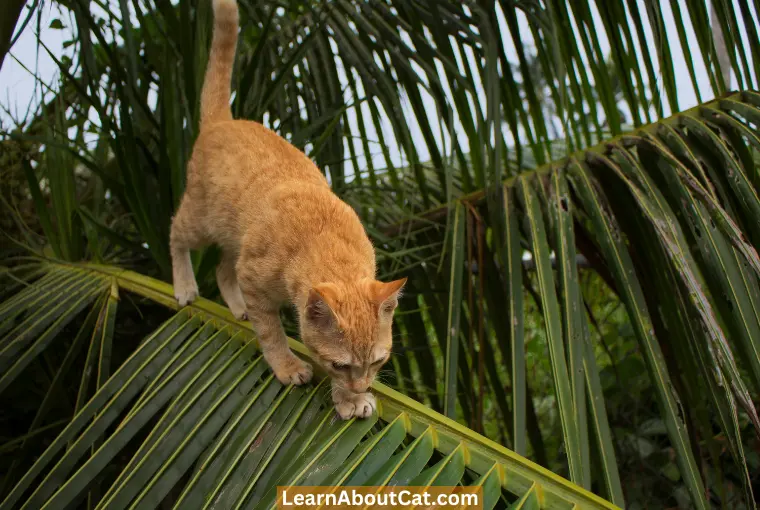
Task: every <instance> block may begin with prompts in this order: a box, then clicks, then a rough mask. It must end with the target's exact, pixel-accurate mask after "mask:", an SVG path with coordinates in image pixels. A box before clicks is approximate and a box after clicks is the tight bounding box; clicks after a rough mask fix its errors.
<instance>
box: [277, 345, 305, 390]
mask: <svg viewBox="0 0 760 510" xmlns="http://www.w3.org/2000/svg"><path fill="white" fill-rule="evenodd" d="M271 365H276V366H272V370H274V375H275V377H277V380H278V381H280V382H281V383H282V384H284V385H288V384H295V385H296V386H300V385H302V384H306V383H307V382H309V381H311V377H312V375H313V374H314V372H313V369H312V368H311V365H309V364H308V363H306V362H305V361H304V360H302V359H301V358H299V357H298V356H296V355H295V354H292V353H291V354H290V356H288V357H287V358H286V359H285V360H283V361H280V362H279V363H274V364H271Z"/></svg>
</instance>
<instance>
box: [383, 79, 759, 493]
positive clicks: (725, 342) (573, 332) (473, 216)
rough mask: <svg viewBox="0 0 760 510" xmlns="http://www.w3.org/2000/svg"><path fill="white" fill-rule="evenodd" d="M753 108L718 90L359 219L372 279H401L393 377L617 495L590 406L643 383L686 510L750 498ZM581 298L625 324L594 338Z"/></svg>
mask: <svg viewBox="0 0 760 510" xmlns="http://www.w3.org/2000/svg"><path fill="white" fill-rule="evenodd" d="M758 121H760V95H758V94H757V93H755V92H751V91H747V92H743V93H736V94H733V95H729V96H726V97H724V98H722V99H718V100H715V101H712V102H709V103H706V104H704V105H701V106H698V107H696V108H694V109H692V110H689V111H686V112H683V113H681V114H677V115H675V116H673V117H670V118H668V119H665V120H663V121H660V122H658V123H654V124H651V125H648V126H644V127H642V128H641V129H639V130H635V131H633V132H630V133H628V134H624V135H622V136H620V137H616V138H612V139H610V140H609V141H606V142H604V143H602V144H599V145H596V146H594V147H592V148H590V149H589V150H586V151H581V152H576V153H574V154H572V155H571V156H569V157H567V158H565V159H561V160H558V161H556V162H554V163H552V164H550V165H546V166H542V167H539V168H538V169H536V171H534V172H526V173H523V174H521V175H520V176H519V177H516V178H514V179H509V180H507V181H506V184H505V185H504V186H503V187H500V188H497V189H496V190H485V191H482V192H478V193H473V194H471V195H468V196H465V197H464V198H463V199H462V200H461V201H458V202H456V205H455V206H451V207H443V208H439V209H434V210H431V211H430V212H428V213H426V214H423V215H421V216H420V217H419V218H416V219H414V220H411V221H407V222H402V223H398V224H396V225H393V226H391V227H389V228H388V229H386V231H385V232H384V233H383V232H376V243H377V245H378V247H379V250H380V251H381V253H382V259H383V265H382V268H383V271H381V273H382V272H384V273H385V274H383V276H384V277H387V278H391V277H394V276H395V275H397V274H400V273H403V274H405V275H408V276H409V277H410V283H409V285H408V291H407V293H406V295H405V296H404V297H403V298H402V299H401V309H400V312H399V313H398V315H397V323H398V324H399V327H400V329H401V331H402V332H403V334H402V335H401V339H400V340H399V347H398V348H397V352H398V353H401V354H403V355H402V356H398V357H397V358H398V359H397V360H396V363H395V377H396V382H395V384H396V385H397V387H398V388H400V390H401V391H403V392H405V393H407V394H409V395H417V396H419V398H420V399H421V400H422V401H423V402H427V403H428V404H429V405H430V406H431V407H432V408H433V409H439V410H441V409H444V410H449V409H454V408H456V413H455V414H451V413H449V412H448V411H447V414H449V415H450V416H456V417H457V419H459V420H460V421H462V422H463V423H466V424H468V425H469V426H470V427H472V428H473V429H475V430H478V431H481V432H483V431H485V432H487V433H488V434H489V435H490V436H492V437H498V438H499V441H500V442H502V443H503V444H505V445H507V446H509V447H510V448H513V449H514V450H515V451H517V452H518V453H522V454H528V455H530V456H531V457H532V458H535V459H537V460H538V462H540V463H542V464H544V465H547V466H551V468H552V469H553V470H555V471H557V472H560V473H564V474H566V476H568V478H569V479H571V480H573V481H574V482H576V483H578V484H579V485H581V486H584V487H586V488H590V489H593V490H594V491H596V492H598V493H599V494H602V495H603V496H605V497H606V498H608V499H609V500H611V501H614V502H616V503H617V504H620V505H622V504H623V502H624V500H625V498H626V495H625V494H624V492H623V485H625V486H626V487H628V489H629V490H630V489H631V488H632V487H633V486H634V485H635V484H636V481H635V477H632V475H631V474H630V473H626V471H625V470H626V469H640V468H637V467H635V465H631V464H630V452H629V450H630V448H631V441H632V440H634V441H636V439H634V437H635V436H630V437H629V435H628V434H622V433H621V432H622V431H621V430H617V431H615V430H613V429H612V427H611V426H610V423H611V422H610V418H609V416H608V412H609V411H608V409H609V408H610V404H609V402H608V400H609V398H610V397H611V396H612V397H613V398H614V399H615V400H616V401H619V400H620V399H621V397H620V396H619V395H620V392H623V393H625V392H626V384H627V383H628V384H631V387H630V389H629V390H630V391H636V392H637V393H635V394H637V395H638V396H637V398H638V399H640V400H639V401H638V403H636V405H637V406H639V405H644V406H646V405H650V404H647V403H646V400H645V398H646V397H644V396H643V395H642V394H639V393H638V392H639V391H640V390H634V388H636V387H638V385H639V384H640V382H639V381H640V380H641V378H642V377H643V379H644V383H645V384H646V385H647V387H648V388H649V389H648V391H649V394H650V395H652V398H653V399H654V400H653V401H652V402H651V409H652V411H651V412H650V414H649V415H648V416H649V417H650V418H651V419H655V418H656V420H655V422H650V426H651V424H652V423H659V425H658V428H659V429H660V430H662V432H660V433H658V434H661V435H660V437H661V439H662V440H664V445H665V446H660V447H661V448H665V449H666V450H667V451H669V452H671V453H670V454H671V455H672V459H674V461H675V462H674V463H672V464H669V467H668V469H669V470H670V471H669V474H665V476H667V477H668V478H669V479H670V480H672V481H674V482H676V484H675V485H676V486H678V487H681V488H682V489H683V490H684V491H688V494H690V499H691V504H693V505H694V506H695V507H697V508H710V507H712V506H713V505H716V504H728V505H729V506H732V507H733V506H735V507H737V508H738V507H743V505H747V506H749V507H752V506H753V505H754V501H755V495H754V494H753V486H754V487H756V483H757V478H756V477H757V462H756V460H755V458H754V456H755V453H754V451H753V449H754V448H753V447H752V446H751V445H752V444H755V445H756V444H757V438H758V431H760V420H758V413H757V409H756V407H755V402H757V396H758V389H760V350H758V349H760V292H759V291H758V289H760V285H758V282H759V277H760V258H758V253H757V250H758V247H759V246H760V239H759V238H758V237H757V232H760V230H759V229H758V226H760V223H758V222H759V221H760V214H758V210H757V207H758V206H760V200H759V199H758V196H759V193H760V180H759V179H758V177H760V173H759V172H758V161H760V157H759V155H760V143H758V142H759V141H760V139H758V137H757V134H756V133H757V129H758ZM459 225H464V229H463V230H464V232H460V227H459ZM462 244H464V246H463V245H462ZM600 296H602V297H603V296H607V298H606V299H607V300H608V301H613V302H617V303H618V306H619V307H620V308H621V312H620V313H621V314H622V318H619V319H618V320H619V321H620V322H619V323H620V324H625V326H626V328H627V330H625V331H624V330H623V329H621V330H619V331H613V332H612V333H611V334H609V333H608V334H604V333H603V332H602V330H601V329H600V326H599V324H600V323H603V322H604V321H605V320H606V317H605V314H607V312H605V311H604V309H603V308H600V307H599V306H598V304H597V303H598V302H599V300H600ZM610 313H611V312H610ZM452 318H456V321H452ZM453 336H456V337H457V338H452V337H453ZM629 339H630V340H629ZM623 345H627V346H628V347H626V348H622V346H623ZM614 351H616V352H617V354H615V353H614ZM626 351H627V352H626ZM621 354H622V356H621ZM526 356H527V358H528V359H526ZM631 356H634V357H635V358H636V359H635V360H634V359H628V358H631ZM536 359H542V361H540V362H537V361H535V360H536ZM530 360H533V361H530ZM636 360H640V361H637V362H638V363H640V366H639V369H638V370H637V371H636V372H633V373H631V372H627V373H626V374H624V376H623V377H622V378H621V376H620V372H619V370H618V367H623V366H631V363H632V362H634V361H636ZM600 361H601V362H602V363H603V364H604V372H605V373H604V374H602V371H601V369H600V366H599V363H600ZM539 363H540V364H539ZM537 367H540V368H541V370H542V371H543V372H542V373H544V374H548V375H549V376H551V377H552V383H551V384H549V385H547V384H546V383H543V382H542V381H541V379H539V378H537V376H536V375H535V372H536V370H537ZM531 372H533V374H531ZM611 373H614V377H615V378H616V381H615V383H613V384H609V383H608V384H606V385H604V386H603V385H602V380H603V377H602V375H604V376H605V377H606V379H605V380H607V381H609V377H610V374H611ZM410 374H411V376H410ZM633 381H637V382H636V383H634V382H633ZM531 385H533V388H532V387H531ZM536 385H539V387H540V389H541V391H542V392H543V391H546V392H548V395H546V394H540V395H537V394H536V390H535V387H536ZM605 389H606V390H607V391H606V392H605ZM605 393H606V394H605ZM547 396H548V397H549V400H547ZM641 399H644V400H643V401H642V400H641ZM606 400H607V402H606ZM484 402H485V403H486V404H487V408H486V411H485V413H484V408H483V404H484ZM632 402H636V400H635V399H634V400H632ZM539 406H540V409H539ZM613 408H614V407H613ZM616 413H619V411H617V410H616ZM539 416H540V418H539ZM547 421H551V423H552V425H551V426H547V425H546V423H547ZM629 434H630V433H629ZM637 434H638V432H637ZM649 434H650V433H648V432H642V436H640V437H641V438H642V439H638V440H639V441H641V440H643V441H644V442H645V443H646V442H648V441H649V439H644V438H646V437H647V436H649V437H651V435H649ZM550 436H551V437H550ZM557 437H559V439H557ZM661 445H662V443H661ZM656 448H658V447H654V446H653V447H652V450H654V449H656ZM621 449H622V450H623V451H624V452H625V455H626V458H628V459H629V460H627V462H628V464H627V465H619V462H618V461H619V459H620V454H621V453H620V452H621ZM638 455H649V453H647V454H638V453H637V454H636V456H638ZM642 458H643V457H642ZM621 478H623V481H621ZM670 487H671V488H670V489H669V490H672V487H673V486H672V485H671V486H670ZM726 487H731V488H732V489H731V490H726ZM683 496H684V494H681V495H680V496H679V497H680V498H681V499H680V500H679V501H683ZM629 497H630V496H629ZM688 498H689V497H686V499H687V500H688ZM634 499H637V500H638V499H639V498H638V497H635V498H634ZM526 501H527V500H526ZM721 502H722V503H721Z"/></svg>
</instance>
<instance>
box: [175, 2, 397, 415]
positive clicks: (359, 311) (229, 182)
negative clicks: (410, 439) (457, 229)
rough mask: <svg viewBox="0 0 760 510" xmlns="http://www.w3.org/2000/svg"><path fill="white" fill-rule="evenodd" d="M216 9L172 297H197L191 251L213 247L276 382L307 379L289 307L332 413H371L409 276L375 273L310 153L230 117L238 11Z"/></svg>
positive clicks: (352, 217)
mask: <svg viewBox="0 0 760 510" xmlns="http://www.w3.org/2000/svg"><path fill="white" fill-rule="evenodd" d="M213 5H214V35H213V41H212V43H211V52H210V55H209V63H208V69H207V70H206V78H205V82H204V84H203V91H202V94H201V127H200V134H199V136H198V140H197V141H196V142H195V147H194V148H193V154H192V157H191V159H190V162H189V163H188V168H187V189H186V191H185V194H184V196H183V197H182V203H181V204H180V206H179V209H178V210H177V213H176V215H175V216H174V218H173V221H172V229H171V255H172V266H173V273H174V274H173V276H174V292H175V296H176V298H177V301H178V302H179V304H180V305H182V306H184V305H186V304H188V303H190V302H191V301H192V300H193V299H195V297H196V296H197V295H198V285H197V283H196V281H195V276H194V275H193V269H192V266H191V263H190V251H189V250H191V249H195V248H200V247H202V246H205V245H208V244H212V243H216V244H218V245H220V246H221V247H222V258H221V261H220V263H219V267H217V270H216V275H217V282H218V284H219V290H220V291H221V294H222V297H223V298H224V300H225V302H226V303H227V306H229V308H230V311H231V312H232V313H233V314H234V315H235V316H236V317H237V318H239V319H242V318H246V317H247V318H248V319H249V320H250V321H251V323H252V324H253V327H254V329H255V330H256V333H257V335H258V338H259V343H260V345H261V348H262V351H263V353H264V358H265V359H266V360H267V362H268V363H269V365H270V366H271V367H272V369H273V370H274V373H275V375H276V377H277V379H279V380H280V381H281V382H282V383H283V384H289V383H293V384H304V383H306V382H308V381H309V380H310V379H311V377H312V368H311V366H310V365H308V364H307V363H305V362H303V361H302V360H301V359H300V358H298V357H296V356H295V355H294V354H293V353H292V352H291V350H290V348H289V347H288V343H287V339H286V337H285V333H284V331H283V329H282V325H281V323H280V319H279V314H278V313H279V309H280V307H281V306H282V305H284V304H291V305H294V306H295V307H296V310H297V311H298V318H299V325H300V330H301V339H302V341H303V342H304V343H305V344H306V346H307V347H308V348H309V349H310V350H311V352H312V353H313V354H314V359H315V360H316V361H317V362H318V363H319V364H320V365H321V366H323V367H324V368H325V370H326V371H327V372H328V373H329V374H330V375H331V377H332V396H333V402H334V403H335V408H336V410H337V412H338V414H339V415H340V416H341V418H343V419H348V418H350V417H352V416H358V417H367V416H369V415H370V414H372V412H373V411H374V409H375V399H374V397H373V396H372V394H370V393H368V392H367V390H368V389H369V386H370V384H371V383H372V381H373V379H374V377H375V375H376V373H377V370H378V369H379V368H380V366H382V365H383V364H384V363H385V362H386V361H388V358H389V357H390V351H391V322H392V319H393V311H394V309H395V308H396V305H397V302H398V294H399V291H400V290H401V287H402V286H403V285H404V283H405V282H406V279H403V280H397V281H394V282H390V283H382V282H379V281H377V280H375V252H374V249H373V247H372V244H371V243H370V241H369V239H368V238H367V235H366V233H365V231H364V228H363V227H362V224H361V222H360V221H359V218H358V216H357V215H356V213H355V212H354V210H353V209H351V207H349V206H348V205H347V204H345V203H344V202H342V201H341V200H340V199H339V198H338V197H337V196H336V195H335V194H333V193H332V191H331V190H330V187H329V185H328V183H327V181H326V179H325V178H324V176H323V175H322V173H321V172H320V171H319V169H318V168H317V167H316V166H315V165H314V163H312V162H311V160H309V158H307V157H306V156H305V155H304V154H303V153H302V152H300V151H299V150H298V149H296V148H295V147H293V146H292V145H290V144H289V143H288V142H286V141H285V140H284V139H282V138H281V137H279V136H278V135H276V134H275V133H274V132H272V131H270V130H269V129H267V128H265V127H264V126H262V125H261V124H258V123H256V122H249V121H244V120H233V119H232V113H231V110H230V105H229V103H230V82H231V76H232V65H233V61H234V57H235V47H236V45H237V31H238V7H237V3H236V2H235V0H213Z"/></svg>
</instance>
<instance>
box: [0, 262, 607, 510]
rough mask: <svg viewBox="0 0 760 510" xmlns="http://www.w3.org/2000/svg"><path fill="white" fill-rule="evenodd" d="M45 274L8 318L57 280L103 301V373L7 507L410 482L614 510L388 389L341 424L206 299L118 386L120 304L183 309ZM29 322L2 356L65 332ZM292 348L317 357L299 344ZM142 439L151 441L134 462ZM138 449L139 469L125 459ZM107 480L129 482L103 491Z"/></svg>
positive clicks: (87, 273)
mask: <svg viewBox="0 0 760 510" xmlns="http://www.w3.org/2000/svg"><path fill="white" fill-rule="evenodd" d="M39 265H40V268H42V269H44V272H43V274H42V275H41V276H40V277H39V278H38V279H37V280H35V281H30V282H29V286H28V287H27V289H26V290H25V291H21V292H20V293H19V294H17V297H11V298H9V299H8V300H7V301H6V302H5V303H3V304H2V305H1V306H2V307H3V309H6V308H7V307H9V305H12V304H14V303H16V301H17V300H18V296H23V295H36V294H40V295H41V296H42V297H43V298H44V299H46V300H47V298H51V299H52V298H53V297H55V296H56V292H61V289H59V290H57V289H58V288H57V287H56V286H55V285H52V286H51V279H52V278H59V279H60V278H65V276H64V273H68V274H70V275H72V276H76V277H78V279H74V280H73V281H74V282H77V285H76V288H82V289H85V290H84V291H83V292H84V293H85V295H89V294H90V293H92V294H94V295H95V299H94V301H91V302H90V303H92V302H94V305H93V306H92V312H90V313H89V314H88V319H87V320H86V321H85V322H84V323H83V329H82V330H83V331H84V330H85V329H86V328H92V330H91V331H92V332H93V334H92V338H93V341H92V342H91V345H93V346H96V347H95V350H99V352H100V354H99V355H98V356H97V359H98V360H99V361H98V366H99V367H100V368H99V369H98V370H96V373H97V374H98V377H97V384H96V385H95V387H96V389H95V393H94V394H93V395H92V397H90V398H89V399H88V400H87V401H86V402H82V403H81V405H78V407H77V413H76V414H75V416H73V417H72V419H71V420H70V421H69V422H68V424H67V425H66V426H65V428H64V430H63V431H62V432H61V433H60V434H59V435H58V437H57V438H55V439H54V440H53V442H52V443H51V444H50V445H49V446H48V448H47V449H46V450H45V451H44V452H43V453H42V455H40V456H39V458H38V459H37V460H36V461H35V462H34V464H33V465H32V466H31V467H30V468H29V469H28V470H27V471H26V473H23V474H20V476H19V477H18V479H17V480H15V481H14V485H13V487H12V488H11V490H10V492H9V493H8V494H7V495H6V497H5V499H4V500H3V501H2V503H0V508H3V509H10V508H61V507H66V506H69V505H71V504H74V503H76V502H78V501H80V500H81V499H82V497H84V496H86V495H87V494H88V491H89V494H90V497H91V499H90V502H91V504H93V505H94V506H95V507H96V508H103V509H107V508H108V509H110V508H156V507H158V506H159V505H160V504H161V502H162V501H166V497H167V495H168V494H169V493H170V492H171V491H172V490H175V491H176V494H178V495H177V496H176V497H175V499H173V501H174V504H175V507H177V508H186V507H193V508H195V507H197V508H201V507H203V508H252V507H255V508H270V507H271V508H274V498H275V487H276V485H322V484H327V485H332V486H339V485H344V484H354V485H360V484H375V485H385V484H399V483H404V484H411V485H419V486H432V485H447V486H452V485H458V484H475V485H481V486H483V487H484V488H485V489H487V490H486V491H485V494H486V500H487V502H490V503H488V505H490V506H489V508H490V507H491V506H493V502H494V501H495V500H497V499H499V498H505V499H506V500H507V501H517V500H518V499H519V498H521V497H523V496H524V495H525V494H526V493H527V492H529V491H531V488H536V487H540V490H541V493H542V494H543V496H542V498H541V500H540V501H541V508H572V507H573V506H574V505H576V506H580V507H582V508H615V507H614V506H613V505H611V504H609V503H607V502H605V501H604V500H602V499H600V498H598V497H596V496H594V495H592V494H591V493H589V492H586V491H585V490H583V489H581V488H579V487H576V486H574V485H572V484H570V483H569V482H566V481H564V480H563V479H562V478H560V477H558V476H557V475H554V474H552V473H550V472H548V471H546V470H545V469H543V468H541V467H539V466H537V465H535V464H533V463H531V462H530V461H528V460H526V459H524V458H522V457H519V456H517V455H515V454H513V453H512V452H510V451H509V450H506V449H505V448H503V447H502V446H499V445H497V444H496V443H494V442H492V441H490V440H488V439H486V438H484V437H482V436H479V435H478V434H475V433H474V432H472V431H471V430H468V429H466V428H464V427H462V426H461V425H459V424H457V423H456V422H454V421H452V420H450V419H448V418H445V417H444V416H442V415H440V414H438V413H436V412H433V411H430V410H429V409H427V408H426V407H424V406H423V405H421V404H419V403H417V402H414V401H412V400H410V399H408V398H407V397H404V396H402V395H400V394H399V393H397V392H395V391H393V390H392V389H390V388H388V387H386V386H383V385H382V384H376V385H375V392H376V394H377V395H378V409H379V412H378V413H377V414H376V415H374V416H373V417H371V418H369V419H366V420H358V419H352V420H349V421H345V422H344V421H341V420H340V419H338V418H337V415H336V414H335V413H334V411H333V409H332V407H331V404H330V403H329V399H327V398H326V394H325V392H326V389H327V386H326V385H325V384H323V383H318V384H316V385H315V386H313V387H311V388H309V387H307V388H294V387H292V386H289V387H283V386H282V385H280V384H279V383H278V382H277V381H276V380H275V379H274V377H273V375H272V374H271V371H269V369H268V367H267V365H266V362H264V360H263V357H262V356H261V355H260V354H259V353H258V352H257V349H256V344H255V342H254V341H251V338H252V336H251V330H250V326H248V325H247V324H243V323H239V322H237V321H235V320H234V319H233V318H232V316H231V314H230V313H229V312H228V311H227V309H226V308H224V307H222V306H220V305H217V304H215V303H212V302H210V301H207V300H205V299H199V300H198V301H197V302H195V303H194V304H193V305H192V306H191V307H188V308H186V309H183V310H180V311H179V312H178V313H176V315H173V316H170V317H169V318H168V319H167V320H166V321H165V322H164V323H163V324H162V325H160V326H159V327H158V328H157V329H156V330H155V331H153V332H151V333H149V334H148V335H147V336H146V337H145V339H144V340H143V341H141V342H140V343H139V344H138V345H137V348H136V350H134V352H132V353H130V354H129V355H128V356H127V357H126V359H125V360H124V362H123V363H122V364H121V365H119V366H114V367H113V368H114V370H113V375H112V376H111V377H108V378H106V375H107V374H108V370H109V368H110V365H111V364H110V363H109V360H110V356H109V355H108V352H106V348H105V347H106V340H105V339H106V338H111V337H112V334H113V330H114V327H118V326H119V321H118V317H116V316H115V314H114V312H113V311H114V310H115V305H116V300H117V299H123V298H124V297H125V296H135V297H142V298H143V299H148V300H160V301H161V302H162V303H164V304H167V305H170V306H171V307H176V304H175V302H174V300H173V298H172V289H171V287H170V286H168V285H166V284H164V283H161V282H159V281H156V280H153V279H150V278H147V277H144V276H141V275H139V274H136V273H132V272H129V271H124V270H121V269H119V268H116V267H110V266H95V265H83V266H82V265H80V266H71V265H62V264H59V263H56V262H50V261H44V260H41V261H40V262H39ZM45 273H46V274H47V275H46V274H45ZM106 283H108V285H106ZM86 289H90V290H89V291H88V290H86ZM35 290H36V292H34V291H35ZM80 294H81V293H80ZM80 294H72V296H71V297H70V299H69V301H71V300H73V301H74V303H72V304H71V305H69V306H56V305H55V304H51V305H49V306H46V307H43V308H44V309H46V310H47V311H46V312H45V314H44V316H45V317H47V316H48V315H52V316H53V317H51V318H49V319H48V320H49V322H51V323H52V324H54V325H55V324H56V323H57V321H62V320H63V319H68V320H73V319H76V318H77V317H78V316H79V312H80V308H79V305H78V303H79V300H80V299H81V298H80V297H79V295H80ZM117 296H118V297H117ZM64 302H65V303H68V301H64ZM17 311H18V315H17V317H16V322H18V326H17V327H15V328H14V329H12V330H11V333H12V335H11V336H8V337H6V339H4V345H12V344H13V343H14V342H15V340H14V339H18V338H22V339H23V338H27V337H31V338H32V340H33V339H34V338H35V337H40V338H43V339H46V340H47V339H48V338H49V337H50V338H51V339H53V340H54V339H55V338H56V335H55V332H56V331H57V330H55V329H54V330H52V331H51V330H50V329H48V330H43V329H42V328H40V327H36V325H35V324H36V323H35V322H34V321H30V320H29V319H26V318H25V317H26V316H29V317H30V318H34V317H36V316H37V315H38V314H39V313H40V311H39V310H36V309H35V308H32V303H27V305H26V306H21V307H20V308H19V309H18V310H17ZM95 317H97V320H94V318H95ZM114 321H115V322H114ZM84 336H85V335H84V334H82V333H81V332H80V335H78V337H82V338H84ZM75 343H76V345H81V341H75ZM45 345H46V346H47V345H49V342H48V343H46V344H45ZM291 347H292V348H294V350H296V351H297V352H298V353H299V354H301V355H305V353H306V351H305V348H304V347H303V346H302V345H301V344H300V343H298V342H296V341H291ZM39 354H40V347H39V346H38V345H37V344H36V343H35V342H34V341H29V342H26V343H25V344H24V345H22V346H19V347H18V348H17V349H14V350H13V351H12V352H11V351H8V354H7V355H8V357H9V358H10V357H12V358H13V359H9V362H13V360H22V359H24V358H25V357H29V356H37V355H39ZM89 358H90V356H88V359H89ZM62 368H64V367H63V366H62ZM80 395H81V394H80ZM136 437H141V438H142V439H140V442H139V443H138V447H137V448H136V450H135V449H131V450H130V449H129V448H128V445H129V444H130V441H133V440H134V438H136ZM67 444H68V447H66V445H67ZM130 451H131V452H132V453H129V456H130V458H129V459H128V460H127V462H125V463H122V462H120V461H119V460H117V459H119V458H120V457H121V456H122V455H123V454H124V453H126V452H130ZM109 469H116V470H117V474H116V476H115V478H111V479H110V481H108V482H106V481H105V480H104V479H103V473H105V472H106V471H107V470H109ZM107 479H108V478H107ZM95 487H99V488H100V490H101V491H102V497H100V498H97V499H92V496H93V495H94V494H100V493H96V492H93V490H94V488H95ZM488 505H487V506H488Z"/></svg>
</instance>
